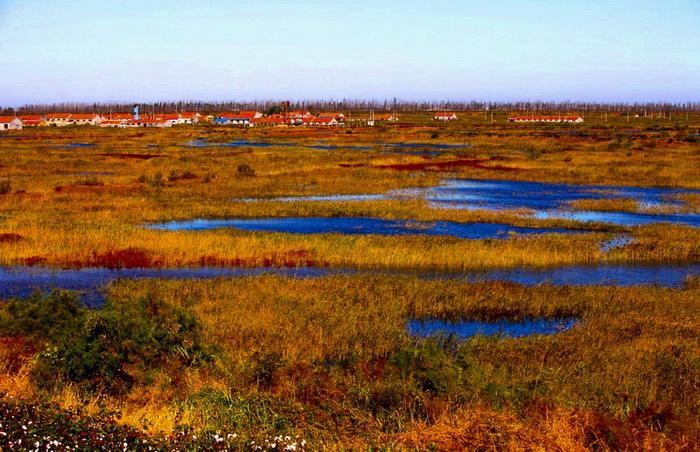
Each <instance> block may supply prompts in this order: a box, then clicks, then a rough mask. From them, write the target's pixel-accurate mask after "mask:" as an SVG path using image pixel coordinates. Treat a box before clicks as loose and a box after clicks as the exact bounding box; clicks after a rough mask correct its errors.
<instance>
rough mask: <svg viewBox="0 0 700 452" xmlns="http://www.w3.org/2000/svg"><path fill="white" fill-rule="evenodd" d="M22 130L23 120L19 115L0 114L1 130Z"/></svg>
mask: <svg viewBox="0 0 700 452" xmlns="http://www.w3.org/2000/svg"><path fill="white" fill-rule="evenodd" d="M8 130H22V120H21V119H19V118H18V117H17V116H0V132H6V131H8Z"/></svg>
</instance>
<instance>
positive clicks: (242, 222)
mask: <svg viewBox="0 0 700 452" xmlns="http://www.w3.org/2000/svg"><path fill="white" fill-rule="evenodd" d="M147 227H148V228H149V229H157V230H163V231H202V230H210V229H221V228H236V229H242V230H246V231H267V232H285V233H290V234H329V233H335V234H360V235H367V234H380V235H415V234H417V235H432V236H437V235H444V236H452V237H458V238H463V239H505V238H508V237H509V236H510V235H511V234H523V235H528V234H544V233H569V232H579V231H575V230H569V229H563V228H525V227H517V226H511V225H507V224H494V223H456V222H450V221H436V222H423V221H406V220H384V219H381V218H346V217H289V218H243V219H223V220H206V219H196V220H187V221H172V222H167V223H158V224H150V225H148V226H147Z"/></svg>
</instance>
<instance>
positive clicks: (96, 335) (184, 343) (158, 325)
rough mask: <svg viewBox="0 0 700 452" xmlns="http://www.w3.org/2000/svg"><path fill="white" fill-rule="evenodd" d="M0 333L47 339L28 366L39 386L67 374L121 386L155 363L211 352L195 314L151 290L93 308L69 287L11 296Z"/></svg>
mask: <svg viewBox="0 0 700 452" xmlns="http://www.w3.org/2000/svg"><path fill="white" fill-rule="evenodd" d="M0 333H1V334H3V335H18V334H19V335H29V336H32V337H35V338H37V339H40V340H43V341H45V342H47V343H48V344H49V347H48V348H47V349H46V350H45V351H44V352H43V353H41V354H40V356H39V359H38V361H37V364H36V366H35V367H34V369H33V377H34V380H35V382H36V383H37V384H38V385H39V386H40V387H52V386H55V385H56V384H58V383H60V382H65V381H69V382H73V383H78V384H85V385H88V386H89V387H91V388H99V389H104V390H106V391H108V392H112V393H119V392H122V391H124V390H127V389H129V388H130V387H131V385H132V384H134V383H136V382H143V381H145V379H146V375H147V374H148V373H149V372H150V371H151V370H153V369H155V368H162V369H168V368H173V369H177V368H179V367H181V366H193V365H200V364H203V363H205V362H208V361H209V360H210V359H211V352H210V350H209V348H208V347H206V346H205V345H204V344H203V343H202V340H201V337H200V333H201V328H200V325H199V323H198V322H197V320H196V318H195V317H194V315H193V314H192V313H191V312H190V311H189V310H187V309H183V308H179V307H175V306H172V305H168V304H167V303H164V302H163V301H160V300H158V299H155V298H153V297H146V298H142V299H139V300H134V301H129V302H124V303H116V302H112V301H109V302H108V303H107V304H106V305H105V307H104V308H103V309H101V310H99V311H90V310H88V309H87V308H85V307H84V306H82V305H81V304H80V303H79V302H78V301H77V299H76V297H75V295H73V294H70V293H67V292H54V293H52V294H51V295H48V296H41V295H35V296H33V297H31V298H30V299H28V300H13V301H10V302H9V303H8V305H7V306H6V308H5V309H4V310H3V315H2V316H0Z"/></svg>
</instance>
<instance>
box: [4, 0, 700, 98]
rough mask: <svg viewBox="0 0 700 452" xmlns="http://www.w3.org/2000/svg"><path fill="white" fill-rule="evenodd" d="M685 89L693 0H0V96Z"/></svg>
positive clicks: (698, 12)
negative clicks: (341, 0)
mask: <svg viewBox="0 0 700 452" xmlns="http://www.w3.org/2000/svg"><path fill="white" fill-rule="evenodd" d="M392 97H398V98H401V99H418V100H431V99H436V100H438V99H454V100H471V99H479V100H521V99H522V100H535V99H541V100H590V101H657V100H659V101H676V102H685V101H695V102H697V101H700V1H698V0H664V1H659V0H656V1H649V0H637V1H631V0H607V1H604V0H558V1H544V0H500V1H499V0H495V1H489V2H486V1H483V0H480V1H470V0H462V1H457V0H429V1H425V0H421V1H414V0H403V1H398V0H386V1H369V0H353V1H350V2H337V1H329V0H325V1H319V0H288V1H282V0H268V1H237V0H229V1H216V0H215V1H204V0H201V1H183V0H170V1H160V0H149V1H144V0H141V1H132V0H101V1H87V0H80V1H79V0H50V1H49V0H0V105H20V104H24V103H44V102H59V101H86V102H92V101H111V100H114V101H132V100H134V101H137V100H138V101H152V100H177V99H198V100H231V99H237V100H253V99H268V98H278V99H279V98H290V99H304V98H307V99H308V98H313V99H320V98H335V99H339V98H378V99H385V98H392Z"/></svg>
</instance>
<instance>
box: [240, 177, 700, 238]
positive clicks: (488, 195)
mask: <svg viewBox="0 0 700 452" xmlns="http://www.w3.org/2000/svg"><path fill="white" fill-rule="evenodd" d="M683 194H700V190H691V189H669V188H644V187H618V186H598V185H568V184H549V183H540V182H521V181H489V180H457V179H455V180H448V181H446V182H445V183H443V184H442V185H440V186H437V187H429V188H411V189H403V190H393V191H390V192H387V193H384V194H352V195H318V196H286V197H279V198H268V199H264V198H260V199H255V198H246V199H235V200H234V201H237V202H255V201H277V202H314V201H316V202H324V201H375V200H406V199H425V200H426V201H428V202H429V205H430V206H431V207H433V208H437V209H466V210H490V211H505V210H528V211H532V216H533V218H535V219H566V220H574V221H580V222H601V223H609V224H615V225H619V226H630V227H631V226H640V225H645V224H652V223H673V224H682V225H688V226H695V227H700V215H698V214H694V213H690V214H653V213H641V212H640V213H637V212H620V211H613V212H596V211H578V210H573V209H571V207H570V204H571V203H572V202H575V201H582V200H616V199H633V200H635V201H636V202H637V203H638V204H639V205H640V207H641V208H645V207H650V206H654V207H658V206H661V205H667V206H672V207H677V208H680V207H682V206H683V203H681V202H680V201H678V200H676V199H675V197H676V196H678V195H683Z"/></svg>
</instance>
